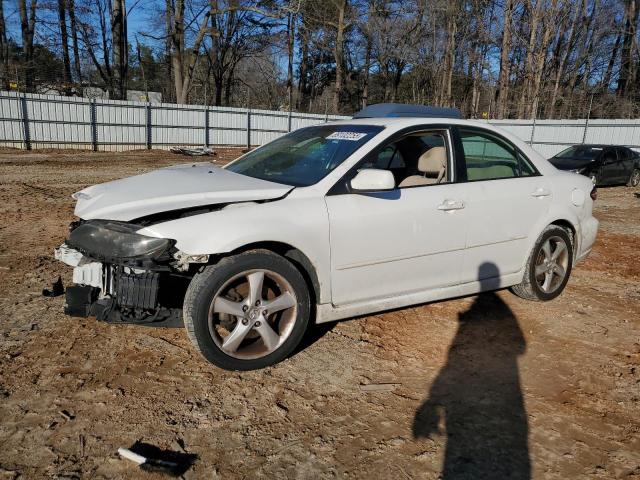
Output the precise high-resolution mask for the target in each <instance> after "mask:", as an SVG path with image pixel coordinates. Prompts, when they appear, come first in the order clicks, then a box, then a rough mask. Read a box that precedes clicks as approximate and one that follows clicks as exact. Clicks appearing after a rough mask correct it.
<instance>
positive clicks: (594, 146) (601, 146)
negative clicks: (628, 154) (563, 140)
mask: <svg viewBox="0 0 640 480" xmlns="http://www.w3.org/2000/svg"><path fill="white" fill-rule="evenodd" d="M571 146H572V147H587V148H605V147H616V148H629V147H626V146H624V145H607V144H604V143H577V144H576V145H571ZM567 148H570V147H567Z"/></svg>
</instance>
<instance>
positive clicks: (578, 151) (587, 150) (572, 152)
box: [554, 145, 602, 160]
mask: <svg viewBox="0 0 640 480" xmlns="http://www.w3.org/2000/svg"><path fill="white" fill-rule="evenodd" d="M601 153H602V147H590V146H586V145H578V146H575V147H569V148H567V149H566V150H563V151H562V152H560V153H558V154H557V155H556V156H555V157H554V158H579V159H584V160H593V159H595V158H596V157H597V156H598V155H600V154H601Z"/></svg>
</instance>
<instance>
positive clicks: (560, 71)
mask: <svg viewBox="0 0 640 480" xmlns="http://www.w3.org/2000/svg"><path fill="white" fill-rule="evenodd" d="M581 12H582V8H580V7H578V8H576V12H575V15H574V16H573V20H572V21H571V27H569V34H568V35H567V43H566V46H565V48H564V50H563V51H562V54H560V55H556V57H557V58H558V59H559V60H558V68H557V69H556V76H555V81H554V83H553V92H552V94H551V103H550V104H549V118H553V117H554V116H555V113H556V101H557V99H558V92H559V90H560V80H562V76H563V75H564V69H565V66H566V64H567V57H568V56H569V52H570V51H571V49H572V48H573V37H574V35H575V31H576V26H577V25H578V20H579V19H580V15H581ZM561 39H562V37H560V39H559V40H558V42H560V41H561Z"/></svg>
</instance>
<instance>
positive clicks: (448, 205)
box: [438, 200, 464, 211]
mask: <svg viewBox="0 0 640 480" xmlns="http://www.w3.org/2000/svg"><path fill="white" fill-rule="evenodd" d="M463 208H464V202H463V201H461V200H445V201H444V202H442V203H441V204H440V205H438V210H444V211H449V210H462V209H463Z"/></svg>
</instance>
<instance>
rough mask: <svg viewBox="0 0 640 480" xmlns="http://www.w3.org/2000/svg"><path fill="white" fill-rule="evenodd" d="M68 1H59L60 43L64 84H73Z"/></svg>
mask: <svg viewBox="0 0 640 480" xmlns="http://www.w3.org/2000/svg"><path fill="white" fill-rule="evenodd" d="M65 4H66V0H58V21H59V23H60V41H61V43H62V65H63V75H64V83H66V84H70V83H71V59H70V58H69V36H68V34H67V8H66V5H65Z"/></svg>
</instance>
